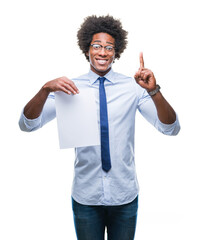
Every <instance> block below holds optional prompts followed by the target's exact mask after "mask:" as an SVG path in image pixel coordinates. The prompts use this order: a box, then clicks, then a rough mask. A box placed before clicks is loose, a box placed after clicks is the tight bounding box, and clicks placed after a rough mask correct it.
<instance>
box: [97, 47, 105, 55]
mask: <svg viewBox="0 0 199 240" xmlns="http://www.w3.org/2000/svg"><path fill="white" fill-rule="evenodd" d="M98 54H99V55H101V56H104V55H107V53H106V50H105V48H104V47H102V48H101V49H100V50H99V53H98Z"/></svg>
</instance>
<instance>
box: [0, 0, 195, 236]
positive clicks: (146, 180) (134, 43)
mask: <svg viewBox="0 0 199 240" xmlns="http://www.w3.org/2000/svg"><path fill="white" fill-rule="evenodd" d="M197 9H198V7H197V5H196V1H193V0H190V1H183V0H181V1H175V0H172V1H171V0H168V1H158V0H151V1H147V0H145V1H142V0H137V1H131V0H122V1H119V2H117V1H113V0H110V1H105V0H101V1H91V0H84V1H76V0H73V1H63V0H56V1H51V0H48V1H47V0H35V1H27V0H26V1H25V0H18V1H14V0H6V1H1V3H0V28H1V29H0V32H1V38H0V81H1V84H0V86H1V94H0V98H1V99H0V104H1V105H0V106H1V119H0V121H1V123H0V137H1V147H0V148H1V150H0V152H1V156H0V228H1V230H0V239H2V240H13V239H20V240H27V239H28V240H35V239H37V240H44V239H48V240H51V239H52V240H55V239H56V240H57V239H59V240H62V239H70V240H73V239H76V237H75V230H74V226H73V216H72V209H71V197H70V193H71V184H72V178H73V165H74V150H73V149H70V150H60V149H59V144H58V135H57V126H56V120H54V121H52V122H51V123H49V124H48V125H46V126H45V127H43V128H42V129H40V130H39V131H37V132H33V133H24V132H21V131H20V130H19V128H18V119H19V116H20V113H21V111H22V108H23V106H24V105H25V104H26V102H27V101H28V100H29V99H30V98H32V97H33V96H34V95H35V94H36V93H37V91H38V90H39V89H40V88H41V86H42V85H43V84H44V83H45V82H47V81H49V80H52V79H54V78H57V77H60V76H67V77H69V78H73V77H76V76H79V75H80V74H83V73H86V72H87V71H88V70H89V64H88V62H87V61H86V60H85V57H84V56H83V55H82V54H81V52H80V50H79V48H78V46H77V39H76V32H77V30H78V28H79V26H80V24H81V23H82V22H83V19H84V18H85V17H86V16H88V15H92V14H96V15H106V14H110V15H113V16H114V17H115V18H119V19H121V21H122V23H123V27H124V28H125V29H126V30H127V31H128V32H129V36H128V39H129V44H128V48H127V50H126V51H125V52H124V53H123V55H122V57H121V59H120V60H119V61H116V63H115V64H114V65H113V69H114V70H115V71H117V72H121V73H123V74H126V75H131V76H133V75H134V73H135V71H136V70H137V69H138V67H139V52H140V51H143V53H144V60H145V66H146V67H147V68H149V69H152V71H153V72H154V74H155V76H156V79H157V82H158V83H159V84H160V86H161V90H162V93H163V95H164V96H165V97H166V99H167V100H168V101H169V102H170V103H171V105H172V106H173V107H174V109H175V110H176V111H177V113H178V115H179V119H180V122H181V127H182V129H181V132H180V134H179V135H178V136H176V137H168V136H164V135H162V134H160V133H159V132H157V131H156V130H155V129H154V128H153V127H152V126H151V125H150V124H149V123H148V122H146V121H145V120H144V119H143V118H142V117H141V116H140V114H139V113H138V114H137V118H136V137H135V141H136V143H135V155H136V156H135V157H136V167H137V175H138V180H139V184H140V199H139V215H138V225H137V232H136V240H143V239H153V240H160V239H161V240H166V239H167V240H168V239H169V240H176V239H181V240H183V239H191V240H197V239H199V232H198V214H199V207H198V202H199V195H198V183H199V174H198V172H199V168H198V167H199V163H198V161H199V156H198V133H199V131H198V130H199V128H198V120H199V119H198V97H197V94H198V87H199V84H198V54H199V48H198V43H199V36H198V21H199V18H198V10H197ZM69 137H70V136H69Z"/></svg>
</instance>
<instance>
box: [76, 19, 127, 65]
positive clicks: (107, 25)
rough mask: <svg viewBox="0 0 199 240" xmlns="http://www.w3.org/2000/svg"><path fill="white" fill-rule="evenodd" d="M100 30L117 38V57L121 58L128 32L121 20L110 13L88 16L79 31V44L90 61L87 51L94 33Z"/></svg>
mask: <svg viewBox="0 0 199 240" xmlns="http://www.w3.org/2000/svg"><path fill="white" fill-rule="evenodd" d="M100 32H103V33H107V34H109V35H111V36H112V37H113V38H114V39H115V58H116V59H119V58H120V55H121V53H122V52H123V51H124V49H125V48H126V46H127V34H128V32H127V31H125V30H124V29H123V28H122V24H121V22H120V20H117V19H114V18H113V17H112V16H109V15H107V16H100V17H97V16H95V15H92V16H88V17H87V18H85V20H84V22H83V23H82V25H81V26H80V29H79V30H78V32H77V38H78V45H79V47H80V49H81V50H82V52H83V53H84V55H85V57H86V59H87V60H88V61H89V57H88V56H87V55H86V53H88V51H89V48H90V43H91V41H92V39H93V35H94V34H96V33H100Z"/></svg>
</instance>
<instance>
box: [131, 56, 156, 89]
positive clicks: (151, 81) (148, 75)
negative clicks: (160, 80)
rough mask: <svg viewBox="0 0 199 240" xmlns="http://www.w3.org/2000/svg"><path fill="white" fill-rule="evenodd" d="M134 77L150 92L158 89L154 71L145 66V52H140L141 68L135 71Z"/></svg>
mask: <svg viewBox="0 0 199 240" xmlns="http://www.w3.org/2000/svg"><path fill="white" fill-rule="evenodd" d="M134 78H135V80H136V82H137V83H138V84H139V85H140V86H141V87H143V88H145V89H146V90H147V91H148V92H150V91H153V90H155V89H156V79H155V76H154V74H153V72H152V71H151V70H149V69H147V68H145V67H144V59H143V53H140V68H139V69H138V71H137V72H136V73H135V75H134Z"/></svg>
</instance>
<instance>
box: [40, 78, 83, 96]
mask: <svg viewBox="0 0 199 240" xmlns="http://www.w3.org/2000/svg"><path fill="white" fill-rule="evenodd" d="M43 89H44V90H46V91H47V92H48V93H50V92H56V91H62V92H65V93H67V94H69V95H70V94H71V93H72V94H77V93H79V90H78V88H77V87H76V86H75V84H74V82H73V81H71V80H70V79H68V78H67V77H60V78H56V79H54V80H52V81H49V82H47V83H46V84H45V85H44V86H43Z"/></svg>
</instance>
